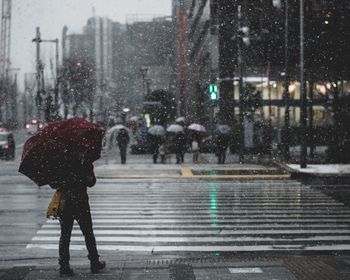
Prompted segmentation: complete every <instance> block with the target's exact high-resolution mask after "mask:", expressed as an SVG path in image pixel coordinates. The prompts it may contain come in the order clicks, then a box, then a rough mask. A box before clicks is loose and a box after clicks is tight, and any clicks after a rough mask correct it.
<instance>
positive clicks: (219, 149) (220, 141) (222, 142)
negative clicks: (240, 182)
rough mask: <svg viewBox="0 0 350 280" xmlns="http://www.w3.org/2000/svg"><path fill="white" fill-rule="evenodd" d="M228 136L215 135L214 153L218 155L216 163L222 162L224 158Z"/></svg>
mask: <svg viewBox="0 0 350 280" xmlns="http://www.w3.org/2000/svg"><path fill="white" fill-rule="evenodd" d="M228 142H229V139H228V136H226V135H217V136H216V141H215V145H216V147H215V153H216V156H217V157H218V164H224V163H225V160H226V150H227V147H228Z"/></svg>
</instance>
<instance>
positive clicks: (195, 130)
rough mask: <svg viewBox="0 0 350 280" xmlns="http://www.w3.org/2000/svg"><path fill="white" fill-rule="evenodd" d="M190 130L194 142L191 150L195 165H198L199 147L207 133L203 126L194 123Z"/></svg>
mask: <svg viewBox="0 0 350 280" xmlns="http://www.w3.org/2000/svg"><path fill="white" fill-rule="evenodd" d="M188 129H189V130H190V131H191V132H192V133H191V134H192V142H191V150H192V154H193V158H192V159H193V163H198V159H199V152H200V151H199V146H200V142H201V138H202V134H204V133H205V132H207V130H206V129H205V127H204V126H203V125H200V124H198V123H192V124H191V125H189V127H188Z"/></svg>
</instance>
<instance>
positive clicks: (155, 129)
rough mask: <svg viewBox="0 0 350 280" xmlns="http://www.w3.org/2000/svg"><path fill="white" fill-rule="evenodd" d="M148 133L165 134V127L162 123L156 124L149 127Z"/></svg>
mask: <svg viewBox="0 0 350 280" xmlns="http://www.w3.org/2000/svg"><path fill="white" fill-rule="evenodd" d="M148 133H149V134H151V135H153V136H164V135H165V129H164V127H162V126H161V125H154V126H152V127H150V128H149V129H148Z"/></svg>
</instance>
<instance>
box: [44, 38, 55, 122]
mask: <svg viewBox="0 0 350 280" xmlns="http://www.w3.org/2000/svg"><path fill="white" fill-rule="evenodd" d="M40 42H41V43H55V46H56V55H55V59H56V77H55V86H54V99H53V100H54V112H55V113H58V91H59V81H60V74H59V66H58V64H59V62H58V39H57V38H56V39H54V40H41V41H40ZM51 103H52V96H51V94H50V93H48V95H47V100H46V104H47V106H46V111H47V112H46V116H47V117H46V119H47V121H48V122H49V121H51V113H52V112H51Z"/></svg>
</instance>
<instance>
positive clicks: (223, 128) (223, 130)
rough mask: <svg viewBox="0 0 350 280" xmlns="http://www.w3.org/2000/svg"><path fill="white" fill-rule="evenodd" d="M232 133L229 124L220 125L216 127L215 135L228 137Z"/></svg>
mask: <svg viewBox="0 0 350 280" xmlns="http://www.w3.org/2000/svg"><path fill="white" fill-rule="evenodd" d="M231 131H232V129H231V127H230V126H228V125H227V124H219V125H217V126H216V128H215V130H214V133H215V134H224V135H228V134H230V133H231Z"/></svg>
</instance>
